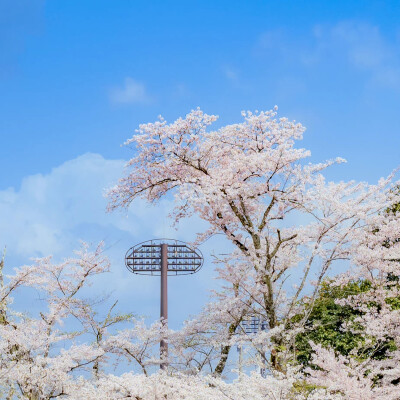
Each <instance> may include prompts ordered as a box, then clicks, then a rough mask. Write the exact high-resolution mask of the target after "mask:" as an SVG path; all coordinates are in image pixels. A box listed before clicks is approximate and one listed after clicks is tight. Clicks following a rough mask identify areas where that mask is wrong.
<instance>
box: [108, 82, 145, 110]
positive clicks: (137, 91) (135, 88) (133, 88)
mask: <svg viewBox="0 0 400 400" xmlns="http://www.w3.org/2000/svg"><path fill="white" fill-rule="evenodd" d="M110 101H111V102H112V103H114V104H131V103H137V104H149V103H151V101H152V98H151V97H150V96H149V94H148V93H147V90H146V86H145V85H144V84H143V83H141V82H138V81H136V80H134V79H132V78H129V77H128V78H125V81H124V84H123V86H122V87H115V88H113V89H111V91H110Z"/></svg>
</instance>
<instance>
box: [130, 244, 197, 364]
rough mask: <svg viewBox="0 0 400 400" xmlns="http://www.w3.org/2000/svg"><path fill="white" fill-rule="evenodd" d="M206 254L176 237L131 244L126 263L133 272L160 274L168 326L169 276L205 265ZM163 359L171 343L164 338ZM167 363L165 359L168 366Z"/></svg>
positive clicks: (162, 311) (163, 313) (163, 318)
mask: <svg viewBox="0 0 400 400" xmlns="http://www.w3.org/2000/svg"><path fill="white" fill-rule="evenodd" d="M203 261H204V258H203V255H202V253H201V251H200V250H199V249H193V248H191V247H189V246H188V245H187V244H186V243H185V242H181V241H180V240H175V239H153V240H148V241H146V242H142V243H139V244H137V245H135V246H133V247H131V248H130V249H129V250H128V251H127V252H126V255H125V265H126V267H127V268H128V270H129V271H130V272H133V273H134V274H139V275H160V276H161V286H160V289H161V290H160V317H161V321H162V323H163V324H164V326H167V324H168V282H167V281H168V275H189V274H194V273H196V272H198V271H199V270H200V268H201V267H202V266H203ZM160 357H161V360H165V359H167V358H168V343H167V341H166V340H165V339H161V341H160ZM166 367H167V363H165V362H161V364H160V368H161V369H165V368H166Z"/></svg>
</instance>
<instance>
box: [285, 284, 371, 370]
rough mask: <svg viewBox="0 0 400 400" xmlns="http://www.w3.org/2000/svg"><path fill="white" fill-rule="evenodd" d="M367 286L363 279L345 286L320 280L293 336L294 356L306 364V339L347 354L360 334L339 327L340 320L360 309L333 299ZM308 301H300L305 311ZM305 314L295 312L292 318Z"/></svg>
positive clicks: (350, 319)
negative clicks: (300, 328)
mask: <svg viewBox="0 0 400 400" xmlns="http://www.w3.org/2000/svg"><path fill="white" fill-rule="evenodd" d="M369 289H370V283H369V282H367V281H360V282H353V283H350V284H348V285H347V286H345V287H337V286H332V285H331V281H328V280H327V281H325V282H323V284H322V286H321V289H320V291H319V295H318V297H317V299H316V301H315V303H314V306H313V309H312V311H311V313H310V315H309V317H308V318H307V321H306V324H305V332H303V333H300V334H298V335H297V336H296V338H295V352H296V359H297V361H298V362H299V363H301V364H303V365H305V366H306V365H309V363H310V359H311V354H312V350H311V346H310V344H309V342H310V341H313V342H314V343H319V344H322V346H324V347H331V348H333V349H334V350H335V351H337V352H338V353H341V354H343V355H348V354H349V353H350V352H351V350H353V349H354V348H356V347H358V346H359V345H361V344H362V342H363V340H364V339H363V337H362V335H361V334H357V333H351V332H348V331H342V330H341V326H342V324H343V323H344V322H346V323H349V322H353V321H354V319H355V318H356V317H358V316H360V315H361V312H359V311H357V310H354V309H353V308H351V307H350V306H341V305H338V304H336V303H335V300H336V299H341V298H345V297H348V296H349V295H356V294H359V293H361V292H365V291H367V290H369ZM309 307H310V306H309V305H308V304H307V303H305V304H304V310H305V312H308V311H309ZM304 315H305V314H299V315H296V316H295V317H294V318H293V320H292V322H294V323H295V322H298V321H300V320H301V319H302V318H303V317H304Z"/></svg>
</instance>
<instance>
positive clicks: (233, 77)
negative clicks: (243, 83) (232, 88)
mask: <svg viewBox="0 0 400 400" xmlns="http://www.w3.org/2000/svg"><path fill="white" fill-rule="evenodd" d="M222 72H223V73H224V75H225V78H226V79H228V80H230V81H232V82H237V81H238V79H239V74H238V72H237V71H236V70H235V69H234V68H232V67H230V66H225V67H223V68H222Z"/></svg>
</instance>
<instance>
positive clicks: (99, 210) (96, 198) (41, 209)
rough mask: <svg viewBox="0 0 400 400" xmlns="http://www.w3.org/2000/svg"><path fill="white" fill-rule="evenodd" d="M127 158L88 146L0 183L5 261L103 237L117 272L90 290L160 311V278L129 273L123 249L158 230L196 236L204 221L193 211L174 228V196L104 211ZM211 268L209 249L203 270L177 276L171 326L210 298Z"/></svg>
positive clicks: (140, 310)
mask: <svg viewBox="0 0 400 400" xmlns="http://www.w3.org/2000/svg"><path fill="white" fill-rule="evenodd" d="M124 164H125V162H124V161H122V160H107V159H104V158H103V157H102V156H101V155H99V154H91V153H88V154H84V155H82V156H80V157H77V158H75V159H73V160H69V161H67V162H65V163H63V164H62V165H60V166H57V167H55V168H53V169H52V170H51V171H50V172H49V173H47V174H36V175H31V176H27V177H25V178H24V179H23V180H22V183H21V186H20V187H19V188H17V189H16V188H8V189H4V190H0V250H1V249H2V248H3V247H4V246H7V257H6V265H7V266H8V267H14V266H19V265H21V264H26V263H30V258H31V257H42V256H47V255H53V256H54V258H55V260H56V261H58V260H62V259H64V258H66V257H69V256H71V255H72V250H74V249H76V248H78V247H79V245H80V244H79V242H80V240H84V241H86V242H88V243H91V244H93V245H96V244H97V243H98V242H99V241H101V240H104V241H105V245H106V250H105V251H106V255H107V256H108V257H109V258H110V260H111V275H110V274H109V275H105V276H104V277H103V278H102V279H100V280H99V281H98V283H97V285H95V286H94V287H93V288H91V289H90V290H91V292H90V293H89V295H90V296H96V295H99V294H101V293H103V292H104V291H105V292H113V298H114V299H115V298H116V299H118V300H119V304H120V307H121V308H122V310H124V311H126V312H134V313H136V314H139V315H143V314H144V315H148V316H151V318H157V317H158V314H159V309H158V304H159V297H158V296H159V293H158V290H159V280H158V279H157V278H156V277H153V278H152V277H147V276H144V277H143V276H137V275H133V274H131V273H129V272H128V271H127V270H126V268H125V266H124V256H125V252H126V251H127V250H128V248H129V247H131V246H133V245H135V244H137V243H139V242H142V241H145V240H149V239H152V238H156V237H170V238H176V239H180V240H184V241H192V240H194V239H195V234H196V233H197V231H200V230H202V229H204V223H202V222H201V221H199V220H198V219H197V218H191V219H188V220H186V221H183V223H182V224H181V226H180V227H179V229H178V230H177V231H175V229H173V228H171V227H170V223H171V221H170V220H169V219H168V218H167V215H168V214H169V213H170V211H171V209H172V207H173V201H172V199H171V198H165V199H163V200H162V201H161V202H159V203H158V204H157V205H155V206H150V205H148V204H147V203H146V202H145V201H144V200H140V199H139V200H135V202H134V203H133V204H132V206H131V207H130V208H129V210H128V211H127V212H114V213H106V205H107V199H105V198H104V196H103V195H104V189H105V188H107V187H110V186H112V185H113V184H115V183H116V181H117V180H118V178H119V177H120V176H121V175H122V173H123V168H124ZM222 246H224V245H223V244H217V246H215V242H213V241H212V240H210V241H208V242H207V243H206V244H205V245H204V246H202V248H201V249H202V251H203V253H204V254H205V255H208V254H209V253H210V252H211V249H212V248H213V247H214V250H215V249H216V248H217V251H218V248H219V249H221V248H222ZM213 271H214V268H213V266H212V264H211V260H210V257H208V259H207V260H206V264H205V267H204V268H203V270H202V271H201V272H200V273H199V274H196V275H195V276H192V277H182V278H172V279H171V282H170V285H171V313H170V314H171V323H172V326H174V324H175V326H176V324H178V323H179V322H180V321H182V320H183V319H184V318H186V317H187V316H188V315H189V314H193V313H195V312H197V311H198V310H199V309H200V307H201V305H202V304H204V302H205V301H206V300H207V296H208V289H210V288H213V287H214V288H215V286H216V285H217V283H216V282H215V281H213V280H212V279H211V278H212V276H213V274H214V272H213ZM6 273H8V272H6ZM183 281H184V282H183ZM182 298H185V302H184V304H182V301H181V300H182ZM22 307H27V305H25V304H22Z"/></svg>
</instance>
